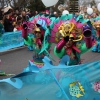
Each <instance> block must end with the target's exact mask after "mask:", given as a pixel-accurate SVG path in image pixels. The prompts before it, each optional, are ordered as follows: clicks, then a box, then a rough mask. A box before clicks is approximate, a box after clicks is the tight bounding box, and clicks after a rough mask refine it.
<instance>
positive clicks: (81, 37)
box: [0, 0, 100, 100]
mask: <svg viewBox="0 0 100 100" xmlns="http://www.w3.org/2000/svg"><path fill="white" fill-rule="evenodd" d="M44 1H45V0H44ZM55 1H56V0H55ZM48 4H49V3H48ZM41 23H42V24H41ZM94 27H95V28H96V26H94ZM94 27H93V24H92V23H91V22H90V20H89V19H84V18H83V17H82V16H81V15H80V16H74V15H73V14H64V15H62V16H61V17H59V18H57V19H56V18H51V19H48V18H45V17H44V16H42V17H41V16H38V17H37V20H36V18H35V20H34V19H33V20H32V21H29V22H27V23H26V22H25V23H23V30H22V36H23V38H24V42H25V44H26V45H28V46H32V47H33V50H34V51H33V52H35V55H33V59H32V60H29V64H28V66H27V67H26V68H24V70H23V71H22V73H20V74H18V75H15V76H13V77H10V78H7V79H2V80H0V99H2V100H34V99H35V100H51V99H52V100H99V99H100V90H99V88H100V78H99V72H100V71H99V65H100V61H95V62H90V63H85V64H81V63H80V60H81V59H80V58H81V54H83V53H85V52H87V51H89V50H91V48H92V47H93V46H94V44H96V43H97V38H96V33H94ZM28 31H30V32H29V33H31V34H32V35H33V36H30V35H29V34H28ZM51 43H55V47H54V55H56V56H57V57H59V59H60V61H59V64H58V65H54V63H53V61H54V59H53V57H52V56H51V55H50V47H51Z"/></svg>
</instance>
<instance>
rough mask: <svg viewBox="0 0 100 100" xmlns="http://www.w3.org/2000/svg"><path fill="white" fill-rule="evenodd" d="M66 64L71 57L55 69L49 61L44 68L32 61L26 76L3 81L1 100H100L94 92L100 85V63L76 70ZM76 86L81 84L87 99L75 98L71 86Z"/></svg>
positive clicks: (89, 64)
mask: <svg viewBox="0 0 100 100" xmlns="http://www.w3.org/2000/svg"><path fill="white" fill-rule="evenodd" d="M66 61H67V62H69V57H68V56H64V57H63V58H62V59H61V61H60V63H59V65H58V66H54V65H53V64H52V62H51V60H50V59H49V58H47V57H45V58H44V59H43V62H44V66H43V67H42V68H38V67H36V65H34V64H33V63H32V62H31V61H29V64H28V66H27V68H25V69H24V70H23V72H22V73H20V74H18V75H16V76H13V77H11V78H7V79H3V80H0V100H100V93H99V92H97V91H95V90H94V88H93V85H94V83H95V82H100V74H99V73H100V61H96V62H91V63H86V64H81V65H75V66H67V65H65V62H66ZM73 82H80V83H81V85H82V86H83V88H84V94H83V93H82V92H81V94H82V95H83V96H81V97H79V98H77V97H76V96H72V95H71V93H70V87H69V85H70V83H73ZM98 87H99V85H98Z"/></svg>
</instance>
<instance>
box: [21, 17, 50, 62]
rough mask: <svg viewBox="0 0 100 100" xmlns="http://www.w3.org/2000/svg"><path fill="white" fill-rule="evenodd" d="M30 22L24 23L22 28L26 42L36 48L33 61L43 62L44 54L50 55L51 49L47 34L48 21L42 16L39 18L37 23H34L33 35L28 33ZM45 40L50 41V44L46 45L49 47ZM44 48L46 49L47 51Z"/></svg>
mask: <svg viewBox="0 0 100 100" xmlns="http://www.w3.org/2000/svg"><path fill="white" fill-rule="evenodd" d="M28 24H29V23H24V24H23V30H22V36H23V37H24V41H25V44H26V45H28V46H32V47H33V49H34V51H33V53H34V54H33V62H34V63H43V62H42V59H43V58H44V56H46V55H48V54H47V53H49V49H50V45H49V40H48V39H47V37H48V35H47V34H46V30H47V24H46V21H45V20H44V19H43V18H41V19H39V20H37V22H36V23H35V24H33V27H32V31H31V34H32V35H33V37H30V36H29V35H28ZM45 41H46V43H48V45H46V46H47V47H46V46H45V44H46V43H44V42H45ZM45 47H46V48H45ZM44 48H45V49H46V52H45V49H44Z"/></svg>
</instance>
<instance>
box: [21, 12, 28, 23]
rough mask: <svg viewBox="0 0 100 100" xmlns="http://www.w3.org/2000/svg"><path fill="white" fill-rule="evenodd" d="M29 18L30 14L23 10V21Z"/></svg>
mask: <svg viewBox="0 0 100 100" xmlns="http://www.w3.org/2000/svg"><path fill="white" fill-rule="evenodd" d="M28 20H29V16H28V15H27V14H26V12H25V11H22V22H25V21H28Z"/></svg>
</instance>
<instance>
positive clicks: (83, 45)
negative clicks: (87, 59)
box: [51, 14, 94, 65]
mask: <svg viewBox="0 0 100 100" xmlns="http://www.w3.org/2000/svg"><path fill="white" fill-rule="evenodd" d="M51 34H52V37H53V38H54V39H52V40H53V41H54V42H55V43H56V44H57V45H56V46H55V47H54V54H55V55H56V56H58V57H59V58H60V59H61V58H62V57H63V56H64V55H69V56H70V62H69V65H76V64H79V63H80V61H81V59H80V55H81V54H82V53H84V52H86V51H87V50H89V49H90V48H91V47H92V46H93V45H94V40H93V36H92V28H91V23H89V20H84V19H82V16H78V17H75V16H74V15H72V14H69V15H62V16H61V17H60V18H58V19H56V20H55V21H54V23H53V24H51Z"/></svg>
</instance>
